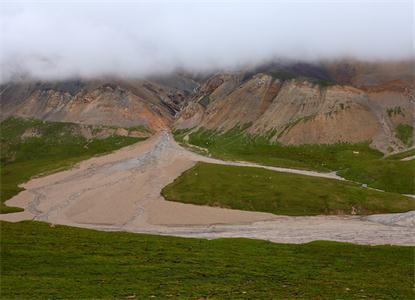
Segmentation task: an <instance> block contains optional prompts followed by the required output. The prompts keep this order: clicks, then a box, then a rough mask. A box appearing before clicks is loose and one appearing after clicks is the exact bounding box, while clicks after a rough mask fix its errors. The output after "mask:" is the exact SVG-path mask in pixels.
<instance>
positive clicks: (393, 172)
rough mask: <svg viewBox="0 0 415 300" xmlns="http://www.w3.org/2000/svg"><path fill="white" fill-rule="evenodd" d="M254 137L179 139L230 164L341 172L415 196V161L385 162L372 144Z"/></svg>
mask: <svg viewBox="0 0 415 300" xmlns="http://www.w3.org/2000/svg"><path fill="white" fill-rule="evenodd" d="M273 134H274V132H271V133H270V135H269V136H267V135H262V136H257V135H250V134H247V133H246V132H245V131H244V130H243V128H234V129H232V130H230V131H228V132H218V131H214V130H208V129H203V128H201V129H198V130H196V131H194V130H177V131H175V132H174V135H175V138H176V139H177V140H178V141H179V142H182V143H188V144H192V145H196V146H198V147H202V148H205V149H207V150H208V152H209V154H210V155H212V156H214V157H217V158H221V159H226V160H244V161H251V162H257V163H260V164H264V165H270V166H277V167H287V168H296V169H306V170H316V171H323V172H324V171H338V173H339V175H341V176H343V177H345V178H346V179H348V180H352V181H356V182H360V183H365V184H368V185H369V186H370V187H373V188H377V189H382V190H385V191H389V192H397V193H402V194H413V193H414V190H415V180H414V179H415V176H414V175H415V174H414V170H415V161H398V160H386V159H383V153H381V152H380V151H378V150H375V149H372V148H370V147H369V143H359V144H349V143H338V144H330V145H328V144H321V145H316V144H312V145H298V146H285V145H281V144H279V143H276V142H271V141H270V136H273Z"/></svg>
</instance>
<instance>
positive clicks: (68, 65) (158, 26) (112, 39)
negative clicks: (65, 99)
mask: <svg viewBox="0 0 415 300" xmlns="http://www.w3.org/2000/svg"><path fill="white" fill-rule="evenodd" d="M0 11H1V12H0V22H1V44H0V67H1V78H0V81H1V82H5V81H8V80H11V79H13V78H15V77H19V76H27V77H31V78H37V79H65V78H71V77H82V78H93V77H99V76H122V77H143V76H148V75H155V74H162V73H168V72H172V71H174V70H177V69H186V70H192V71H206V70H213V69H229V68H238V67H243V66H247V65H256V64H260V63H263V62H266V61H269V60H272V59H295V60H318V59H336V58H341V57H355V58H358V59H365V60H377V59H402V58H405V59H406V58H409V57H411V58H412V57H413V44H412V43H413V39H414V32H413V30H414V29H413V2H412V1H411V0H410V1H399V0H390V1H369V0H367V1H364V0H362V1H353V0H351V1H317V0H316V1H305V0H303V1H273V2H271V1H242V0H240V1H218V0H217V1H215V0H214V1H210V2H207V1H200V2H196V1H168V2H167V1H165V2H163V1H148V2H144V1H137V2H133V1H125V2H122V1H113V2H111V1H100V2H98V1H86V2H82V1H74V2H72V3H71V2H69V1H68V2H27V1H26V2H16V1H13V2H2V3H1V10H0Z"/></svg>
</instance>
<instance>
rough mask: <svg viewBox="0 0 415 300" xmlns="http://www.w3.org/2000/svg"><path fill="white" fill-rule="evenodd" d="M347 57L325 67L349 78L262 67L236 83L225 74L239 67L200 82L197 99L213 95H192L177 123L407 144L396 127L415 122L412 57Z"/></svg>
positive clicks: (285, 137)
mask: <svg viewBox="0 0 415 300" xmlns="http://www.w3.org/2000/svg"><path fill="white" fill-rule="evenodd" d="M343 64H344V62H342V63H341V64H339V65H338V66H337V67H336V65H335V64H333V63H332V64H328V67H327V66H326V70H325V72H320V73H321V74H332V76H333V77H332V78H339V80H340V81H342V82H343V83H346V82H347V83H349V84H336V83H333V82H332V83H331V84H330V85H326V84H321V83H320V81H316V80H314V79H313V78H296V79H283V80H282V79H279V78H276V77H275V76H270V75H267V74H263V73H260V74H256V75H253V76H250V77H249V78H248V80H245V81H239V82H237V83H236V84H235V81H232V82H228V81H231V79H234V78H235V77H236V75H233V76H232V75H230V74H228V75H227V76H226V77H222V78H221V79H222V80H221V81H220V84H216V85H214V86H215V87H216V89H212V85H209V88H207V87H204V88H203V89H200V91H205V92H206V94H203V93H199V94H198V97H199V99H202V98H206V97H208V98H209V102H208V104H207V105H204V106H202V105H195V103H197V102H198V101H197V100H196V101H195V100H193V101H191V103H189V105H188V106H187V107H186V108H185V109H184V110H183V111H182V112H181V113H180V114H179V117H178V119H177V120H176V122H175V124H174V126H175V127H177V128H193V127H205V128H210V129H219V130H222V131H226V130H229V129H231V128H233V127H234V126H238V125H244V124H245V125H246V124H249V126H248V128H247V129H246V130H247V132H249V133H253V134H264V133H267V134H269V133H270V132H273V133H274V136H273V137H272V139H273V140H278V141H279V142H282V143H284V144H295V145H298V144H314V143H336V142H352V143H353V142H364V141H369V142H371V143H372V146H373V147H376V148H378V149H380V150H381V151H384V152H387V151H388V150H391V149H403V148H405V145H404V144H403V143H402V142H401V141H400V140H399V139H397V138H396V134H395V129H396V127H397V126H398V125H399V124H408V125H411V126H412V125H413V123H414V122H413V120H414V115H413V111H414V110H413V108H414V107H413V105H414V96H413V95H414V92H413V83H414V78H415V76H414V75H413V73H410V70H409V68H408V64H398V63H389V64H388V63H382V64H379V65H376V64H364V63H360V62H359V63H354V62H349V63H348V65H347V67H346V66H345V65H343ZM411 64H412V65H413V62H411ZM411 64H409V66H411ZM313 71H315V70H314V69H313ZM346 71H347V72H346ZM391 72H392V73H391ZM391 74H392V75H391ZM394 78H395V79H394ZM391 79H393V80H391ZM388 80H391V81H388ZM208 82H209V81H208ZM215 82H218V81H215ZM334 82H335V81H334ZM224 86H227V87H228V88H227V91H226V93H224V92H223V90H224ZM229 87H231V88H229Z"/></svg>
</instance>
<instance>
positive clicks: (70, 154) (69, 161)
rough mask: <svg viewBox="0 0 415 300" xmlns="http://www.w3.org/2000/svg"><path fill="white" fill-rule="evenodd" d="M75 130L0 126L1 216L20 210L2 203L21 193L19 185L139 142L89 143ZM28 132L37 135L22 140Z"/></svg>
mask: <svg viewBox="0 0 415 300" xmlns="http://www.w3.org/2000/svg"><path fill="white" fill-rule="evenodd" d="M77 126H78V125H76V124H72V123H60V122H59V123H58V122H44V121H40V120H33V119H21V118H9V119H7V120H5V121H3V122H1V124H0V128H1V131H0V146H1V157H0V158H1V160H0V167H1V171H0V176H1V178H0V179H1V181H0V183H1V192H0V212H1V213H10V212H16V211H20V210H21V209H20V208H16V207H8V206H6V205H4V201H6V200H7V199H9V198H11V197H12V196H14V195H16V194H17V193H18V192H20V191H21V190H22V189H21V188H20V187H18V185H19V184H20V183H23V182H25V181H27V180H29V179H30V178H31V177H32V176H35V175H38V174H45V173H50V172H53V171H57V170H62V169H65V168H69V167H71V166H73V165H74V164H76V163H77V162H79V161H81V160H84V159H87V158H90V157H92V156H94V155H98V154H103V153H108V152H110V151H113V150H116V149H119V148H121V147H124V146H127V145H130V144H133V143H135V142H137V141H139V140H142V139H140V138H133V137H122V136H110V137H108V138H105V139H89V140H88V139H86V138H85V137H83V136H81V135H77V134H74V132H75V131H76V128H77ZM28 129H32V130H33V132H35V133H36V134H35V135H34V136H33V137H27V138H22V135H23V134H24V133H25V132H26V130H28Z"/></svg>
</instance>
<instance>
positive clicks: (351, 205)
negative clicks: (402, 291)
mask: <svg viewBox="0 0 415 300" xmlns="http://www.w3.org/2000/svg"><path fill="white" fill-rule="evenodd" d="M162 193H163V196H164V197H165V198H166V199H167V200H170V201H178V202H184V203H193V204H199V205H210V206H220V207H227V208H233V209H241V210H250V211H261V212H270V213H273V214H278V215H290V216H310V215H321V214H329V215H332V214H362V215H366V214H375V213H396V212H406V211H409V210H411V209H413V208H414V207H415V199H412V198H410V197H405V196H402V195H399V194H394V193H385V192H379V191H376V190H372V189H367V188H362V187H361V186H359V185H357V184H354V183H351V182H345V181H339V180H335V179H327V178H319V177H311V176H305V175H299V174H291V173H281V172H275V171H270V170H266V169H261V168H253V167H237V166H225V165H216V164H208V163H201V162H199V163H197V164H196V166H194V167H193V168H192V169H190V170H188V171H186V172H184V173H183V174H182V175H181V176H180V177H178V178H177V179H176V180H175V181H174V182H173V183H171V184H170V185H168V186H166V187H165V188H164V189H163V191H162Z"/></svg>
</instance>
